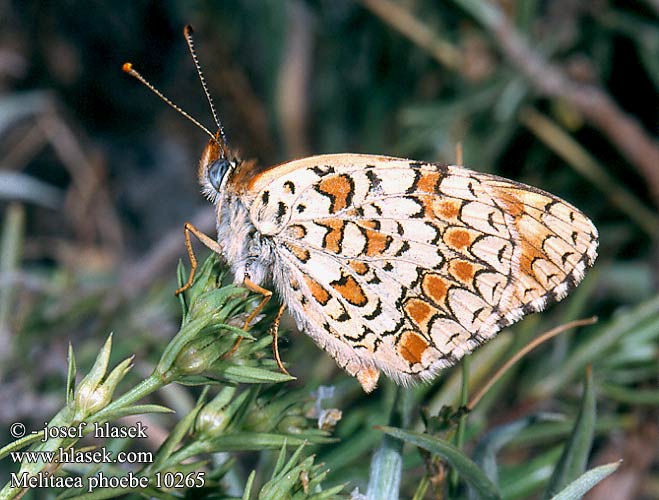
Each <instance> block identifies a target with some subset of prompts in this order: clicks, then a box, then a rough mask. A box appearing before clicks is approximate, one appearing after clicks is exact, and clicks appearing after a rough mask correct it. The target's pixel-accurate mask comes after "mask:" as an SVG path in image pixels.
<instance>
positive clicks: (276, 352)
mask: <svg viewBox="0 0 659 500" xmlns="http://www.w3.org/2000/svg"><path fill="white" fill-rule="evenodd" d="M284 309H286V304H282V305H281V307H280V308H279V311H278V312H277V316H276V317H275V321H274V323H273V324H272V327H271V328H270V335H272V354H273V355H274V356H275V361H276V362H277V366H278V367H279V369H280V370H281V371H282V373H285V374H286V375H290V373H288V370H287V369H286V368H284V365H283V364H282V362H281V358H280V357H279V344H278V338H279V322H280V321H281V317H282V315H283V314H284Z"/></svg>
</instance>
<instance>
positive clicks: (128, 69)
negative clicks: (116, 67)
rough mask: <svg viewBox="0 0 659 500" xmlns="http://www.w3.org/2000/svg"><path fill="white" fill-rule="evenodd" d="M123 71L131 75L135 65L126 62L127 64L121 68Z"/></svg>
mask: <svg viewBox="0 0 659 500" xmlns="http://www.w3.org/2000/svg"><path fill="white" fill-rule="evenodd" d="M121 70H122V71H123V72H124V73H130V72H131V71H133V63H129V62H125V63H124V64H123V65H122V66H121Z"/></svg>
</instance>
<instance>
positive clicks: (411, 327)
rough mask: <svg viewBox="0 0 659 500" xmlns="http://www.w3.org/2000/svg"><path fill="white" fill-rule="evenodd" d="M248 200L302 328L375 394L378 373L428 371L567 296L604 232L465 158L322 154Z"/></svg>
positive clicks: (428, 374) (266, 176)
mask: <svg viewBox="0 0 659 500" xmlns="http://www.w3.org/2000/svg"><path fill="white" fill-rule="evenodd" d="M245 196H249V197H250V199H249V200H246V205H247V206H249V207H250V214H249V217H250V219H251V221H252V223H253V224H254V226H255V228H256V230H257V231H258V232H259V233H260V235H261V237H265V238H270V239H271V240H272V241H273V242H274V245H273V248H274V249H275V250H274V255H273V256H272V262H273V265H272V273H273V282H274V283H275V285H276V286H277V288H278V290H279V292H280V294H281V296H282V298H283V300H284V301H285V302H286V304H287V305H288V307H289V309H290V311H291V313H292V315H293V317H294V318H295V319H296V321H297V323H298V326H299V327H300V328H301V329H303V330H304V331H305V332H306V333H308V334H309V335H310V336H311V337H312V338H313V339H314V340H315V341H316V343H318V344H319V345H320V346H321V347H322V348H324V349H326V350H327V351H328V352H329V353H330V354H331V355H332V356H333V357H334V358H335V359H336V360H337V362H338V363H339V365H340V366H342V367H343V368H344V369H345V370H346V371H347V372H348V373H350V374H351V375H354V376H356V377H357V378H358V379H359V381H360V383H361V384H362V386H363V387H364V389H365V390H367V391H370V390H372V389H373V388H374V387H375V384H376V383H377V378H378V375H379V373H380V372H381V371H384V372H385V373H386V374H387V375H389V376H390V377H392V378H393V379H394V380H396V381H397V382H399V383H409V382H413V381H415V380H430V379H432V378H433V377H434V375H435V374H436V372H437V371H438V370H440V369H441V368H444V367H446V366H449V365H452V364H454V363H455V362H456V361H457V360H458V359H460V358H461V357H462V356H463V355H465V354H466V353H469V352H470V351H472V350H473V349H474V348H475V347H476V346H478V345H479V344H481V343H482V342H484V341H485V340H487V339H489V338H491V337H492V336H494V335H495V334H496V333H497V332H498V331H499V330H500V329H501V328H503V327H505V326H507V325H509V324H511V323H513V322H514V321H517V320H518V319H520V318H521V317H522V316H523V315H524V314H527V313H529V312H533V311H540V310H542V309H544V307H545V306H546V305H547V304H548V303H550V302H553V301H558V300H561V299H562V298H563V297H564V296H565V295H566V294H567V293H568V291H569V290H571V289H572V288H573V287H574V286H576V284H577V283H578V282H579V281H581V279H582V278H583V275H584V271H585V269H586V268H587V267H588V266H590V265H592V263H593V261H594V260H595V257H596V248H597V230H596V229H595V227H594V226H593V224H592V222H591V221H590V220H589V219H588V218H587V217H586V216H584V215H583V214H582V213H581V212H580V211H579V210H577V209H576V208H574V207H573V206H572V205H570V204H568V203H566V202H565V201H563V200H561V199H559V198H557V197H556V196H553V195H551V194H549V193H545V192H543V191H540V190H538V189H535V188H532V187H529V186H526V185H523V184H519V183H516V182H514V181H510V180H506V179H503V178H500V177H496V176H493V175H489V174H483V173H478V172H474V171H471V170H468V169H466V168H463V167H458V166H443V165H437V164H431V163H423V162H415V161H412V160H405V159H398V158H390V157H380V156H370V155H355V154H345V155H325V156H316V157H311V158H306V159H303V160H298V161H294V162H290V163H286V164H283V165H281V166H278V167H274V168H273V169H271V170H268V171H266V172H264V173H263V174H261V175H259V176H257V177H256V178H254V179H253V181H252V182H251V184H250V189H249V191H248V192H247V194H246V195H245Z"/></svg>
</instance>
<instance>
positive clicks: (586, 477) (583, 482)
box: [551, 462, 622, 500]
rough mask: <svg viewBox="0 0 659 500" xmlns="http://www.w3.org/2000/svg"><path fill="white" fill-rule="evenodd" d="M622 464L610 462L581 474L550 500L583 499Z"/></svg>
mask: <svg viewBox="0 0 659 500" xmlns="http://www.w3.org/2000/svg"><path fill="white" fill-rule="evenodd" d="M621 463H622V462H611V463H610V464H606V465H600V466H599V467H595V468H594V469H590V470H589V471H588V472H586V473H584V474H582V475H581V476H580V477H579V478H578V479H576V480H574V481H572V482H571V483H570V484H569V485H568V486H567V487H566V488H565V489H564V490H563V491H561V492H560V493H559V494H558V495H555V496H553V497H552V498H551V500H574V499H575V498H581V497H583V496H584V495H585V494H586V493H587V492H589V491H590V490H591V489H592V488H594V487H595V486H597V484H599V483H600V482H602V481H603V480H604V479H606V478H607V477H609V476H610V475H611V474H613V473H614V472H615V471H617V470H618V467H620V464H621Z"/></svg>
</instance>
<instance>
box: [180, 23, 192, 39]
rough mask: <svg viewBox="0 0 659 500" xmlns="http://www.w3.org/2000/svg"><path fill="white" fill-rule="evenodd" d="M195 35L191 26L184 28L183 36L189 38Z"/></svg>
mask: <svg viewBox="0 0 659 500" xmlns="http://www.w3.org/2000/svg"><path fill="white" fill-rule="evenodd" d="M193 33H194V29H193V28H192V25H191V24H186V25H185V27H184V28H183V34H184V35H185V36H186V37H189V36H190V35H192V34H193Z"/></svg>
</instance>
